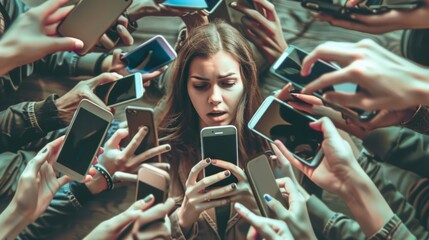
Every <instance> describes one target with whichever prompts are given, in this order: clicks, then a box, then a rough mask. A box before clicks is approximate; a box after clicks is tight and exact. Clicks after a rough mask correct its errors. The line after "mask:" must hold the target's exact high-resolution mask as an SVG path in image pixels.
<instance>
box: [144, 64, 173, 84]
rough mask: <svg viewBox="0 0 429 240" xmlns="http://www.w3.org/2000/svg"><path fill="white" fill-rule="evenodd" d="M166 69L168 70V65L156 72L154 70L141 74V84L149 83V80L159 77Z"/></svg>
mask: <svg viewBox="0 0 429 240" xmlns="http://www.w3.org/2000/svg"><path fill="white" fill-rule="evenodd" d="M167 68H168V65H167V66H164V67H162V68H160V69H158V70H155V71H153V72H150V73H144V74H142V79H143V82H149V81H150V80H153V79H155V78H157V77H159V76H160V75H161V74H162V73H163V72H165V71H166V70H167Z"/></svg>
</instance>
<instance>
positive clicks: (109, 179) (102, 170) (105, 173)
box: [94, 163, 114, 190]
mask: <svg viewBox="0 0 429 240" xmlns="http://www.w3.org/2000/svg"><path fill="white" fill-rule="evenodd" d="M94 168H95V169H97V171H98V172H99V173H101V175H102V176H103V177H104V179H105V180H106V182H107V189H108V190H112V189H113V187H114V186H113V179H112V176H111V175H110V173H109V172H108V171H107V170H106V169H105V168H104V167H103V165H101V164H99V163H97V164H95V165H94Z"/></svg>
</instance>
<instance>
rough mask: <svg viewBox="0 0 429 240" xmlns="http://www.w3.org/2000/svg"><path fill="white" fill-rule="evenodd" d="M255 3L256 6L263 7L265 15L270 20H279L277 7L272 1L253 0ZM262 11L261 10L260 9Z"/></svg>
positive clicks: (257, 7)
mask: <svg viewBox="0 0 429 240" xmlns="http://www.w3.org/2000/svg"><path fill="white" fill-rule="evenodd" d="M253 5H255V8H256V9H257V10H258V9H261V8H262V9H263V12H264V14H262V15H265V17H266V18H267V19H268V20H269V21H278V17H277V12H276V8H275V7H274V4H272V3H271V2H270V1H266V0H253ZM258 11H259V12H260V13H261V10H258Z"/></svg>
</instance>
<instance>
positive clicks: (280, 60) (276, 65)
mask: <svg viewBox="0 0 429 240" xmlns="http://www.w3.org/2000/svg"><path fill="white" fill-rule="evenodd" d="M295 50H297V51H301V52H303V53H306V54H308V53H307V52H306V51H304V50H302V49H300V48H298V47H296V46H293V45H289V47H288V48H287V49H286V51H284V52H283V54H282V55H281V56H280V57H279V58H278V59H277V61H276V62H275V63H274V64H273V65H272V67H271V68H270V72H271V73H272V74H273V75H274V76H276V77H278V78H280V79H282V80H284V81H286V82H288V83H289V82H290V83H292V85H293V86H294V87H295V88H297V89H299V90H300V91H301V90H302V89H303V88H304V86H302V85H300V84H298V83H296V82H294V81H291V80H289V79H288V78H286V77H284V76H282V75H281V74H278V73H277V70H278V68H279V67H280V66H281V64H282V63H283V62H284V61H285V59H286V58H288V57H289V55H290V54H291V53H292V52H293V51H295ZM318 61H319V62H320V63H322V64H325V65H327V66H329V67H331V68H334V69H339V68H338V67H337V66H335V65H332V64H329V63H327V62H325V61H322V60H318ZM313 95H314V96H316V97H318V98H320V99H321V100H322V101H323V103H324V104H326V105H327V106H329V107H331V108H333V109H334V110H337V111H339V112H342V113H344V114H345V115H346V116H348V117H350V118H353V119H356V120H358V121H361V122H368V121H370V120H371V119H372V118H373V117H374V116H375V115H376V114H377V111H365V112H364V114H361V115H359V114H358V113H357V112H355V111H353V110H352V109H350V108H347V107H343V106H340V105H338V104H335V103H332V102H329V101H326V100H325V99H324V98H323V97H322V95H321V94H320V93H318V92H314V93H313Z"/></svg>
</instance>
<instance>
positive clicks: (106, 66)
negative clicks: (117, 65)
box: [100, 55, 113, 73]
mask: <svg viewBox="0 0 429 240" xmlns="http://www.w3.org/2000/svg"><path fill="white" fill-rule="evenodd" d="M112 61H113V55H108V56H107V57H105V58H104V59H103V60H102V62H101V67H100V68H101V69H100V71H101V73H104V72H109V71H110V69H111V68H112Z"/></svg>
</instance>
